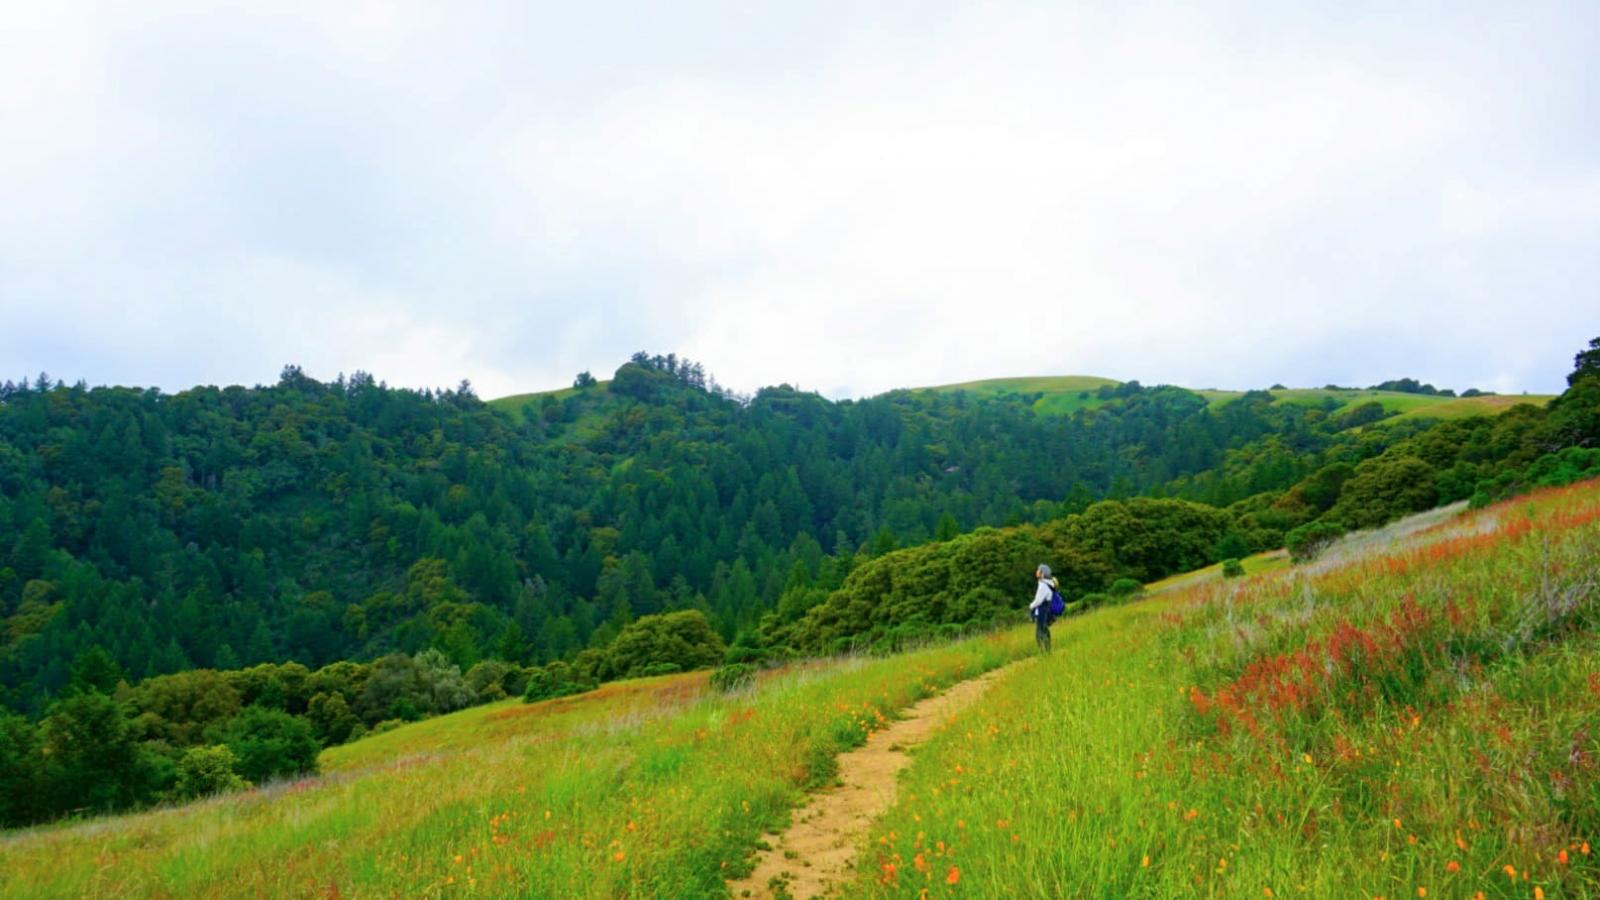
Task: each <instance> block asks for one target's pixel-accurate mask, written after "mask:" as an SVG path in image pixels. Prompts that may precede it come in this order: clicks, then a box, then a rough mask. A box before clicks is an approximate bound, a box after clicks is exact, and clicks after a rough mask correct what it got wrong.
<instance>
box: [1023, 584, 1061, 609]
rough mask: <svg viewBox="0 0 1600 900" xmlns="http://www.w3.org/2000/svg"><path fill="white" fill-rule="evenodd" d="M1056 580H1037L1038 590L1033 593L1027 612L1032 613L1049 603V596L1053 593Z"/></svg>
mask: <svg viewBox="0 0 1600 900" xmlns="http://www.w3.org/2000/svg"><path fill="white" fill-rule="evenodd" d="M1055 586H1056V580H1055V579H1054V578H1041V579H1039V589H1038V590H1036V591H1034V592H1033V602H1032V603H1029V604H1028V612H1033V611H1034V610H1036V609H1038V608H1039V607H1041V606H1043V605H1045V604H1046V603H1049V602H1050V594H1051V593H1053V592H1054V590H1055Z"/></svg>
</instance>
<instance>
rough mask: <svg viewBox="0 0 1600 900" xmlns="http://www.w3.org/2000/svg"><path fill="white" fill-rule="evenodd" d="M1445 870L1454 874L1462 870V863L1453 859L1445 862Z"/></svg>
mask: <svg viewBox="0 0 1600 900" xmlns="http://www.w3.org/2000/svg"><path fill="white" fill-rule="evenodd" d="M1444 870H1445V871H1446V872H1449V873H1450V874H1452V875H1454V874H1455V873H1457V872H1459V871H1461V863H1458V862H1456V861H1455V860H1453V859H1452V860H1450V861H1449V862H1447V863H1445V864H1444Z"/></svg>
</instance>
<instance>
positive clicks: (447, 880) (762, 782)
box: [0, 631, 1029, 897]
mask: <svg viewBox="0 0 1600 900" xmlns="http://www.w3.org/2000/svg"><path fill="white" fill-rule="evenodd" d="M1028 640H1029V639H1028V637H1027V635H1026V634H1025V633H1023V632H1021V631H1016V632H1012V633H1005V634H991V635H988V636H983V637H977V638H971V639H967V640H964V641H961V642H958V643H954V644H948V645H944V646H938V647H932V648H929V649H925V650H922V651H918V652H913V653H908V654H904V655H900V656H895V657H892V658H882V659H865V658H853V659H845V660H840V661H835V662H828V663H814V664H809V665H801V666H796V667H793V668H791V669H789V670H783V671H779V672H774V673H771V674H769V675H768V676H766V677H764V678H763V680H762V681H761V682H760V684H759V685H758V686H757V687H756V688H754V689H753V690H749V691H745V692H741V693H736V694H733V695H727V696H724V695H721V694H715V693H709V692H707V691H705V690H704V684H705V674H704V673H698V674H687V675H674V676H665V677H662V678H655V679H644V680H637V681H630V682H619V683H614V684H611V685H607V686H605V687H603V688H601V689H600V690H598V691H594V692H591V693H590V694H586V695H581V696H578V697H571V698H563V699H560V700H553V701H546V702H542V703H537V704H527V705H524V704H521V703H518V702H515V701H508V702H502V703H497V704H492V705H489V706H485V707H479V708H475V709H470V710H465V711H463V712H460V713H456V714H452V715H448V716H443V717H440V718H437V719H433V720H429V721H426V722H421V723H417V724H413V725H409V726H404V727H401V728H399V729H396V730H394V731H391V732H387V733H384V734H379V735H375V736H372V737H370V738H367V739H365V740H362V741H358V742H356V743H354V744H351V745H348V746H344V747H338V748H334V749H332V750H329V751H327V752H326V753H325V754H324V757H323V760H322V766H323V769H324V771H325V774H324V775H322V776H320V777H317V778H308V779H305V780H303V781H297V782H293V783H285V784H277V785H273V786H269V787H267V788H264V789H261V790H254V791H250V792H248V793H245V794H237V795H231V796H224V797H218V798H213V799H211V800H207V801H202V802H199V803H195V804H191V805H189V806H184V807H178V808H172V809H164V810H159V811H155V812H148V813H143V814H139V815H131V816H124V817H120V818H103V819H96V820H91V821H87V822H83V823H79V824H69V825H63V826H58V827H48V828H39V829H34V830H31V831H24V832H17V833H13V834H11V835H7V836H6V837H4V838H0V896H6V897H79V896H91V895H94V896H119V897H126V896H165V897H206V896H273V897H294V896H404V897H413V896H445V895H451V896H453V895H457V894H481V895H488V896H532V897H620V896H634V897H699V896H715V895H717V894H719V893H722V892H723V891H724V888H723V882H724V879H725V878H727V877H731V876H733V875H738V874H742V871H743V870H744V869H745V868H746V867H748V865H749V861H748V859H747V854H749V853H750V851H751V850H752V849H753V848H754V847H755V846H756V842H757V841H758V840H760V836H761V835H762V834H763V833H764V832H767V831H770V830H773V829H776V828H778V827H781V826H782V824H783V823H785V822H786V821H787V820H788V816H789V811H790V809H791V808H792V807H793V806H794V805H795V803H796V802H797V801H798V800H799V799H800V797H801V796H802V793H803V791H804V790H805V789H807V788H810V787H815V786H817V785H819V784H822V783H824V782H826V781H828V780H829V779H830V778H831V777H832V775H833V768H832V767H833V765H834V759H835V756H836V755H837V754H838V753H839V752H840V751H842V750H843V749H845V748H847V747H850V746H854V745H855V744H858V743H860V742H861V741H862V740H864V738H865V736H866V734H867V733H868V732H870V731H872V730H875V729H877V728H880V727H882V726H883V725H884V724H885V723H887V722H888V721H889V720H890V718H891V717H892V716H894V715H895V713H896V711H898V710H900V709H903V708H905V707H906V706H909V705H910V704H911V703H913V702H915V701H916V700H918V699H921V698H923V697H926V696H930V695H931V694H933V693H935V692H937V691H938V690H940V689H941V688H942V687H943V686H946V685H948V684H951V683H953V682H955V681H959V680H962V679H965V678H970V677H972V676H974V675H976V674H978V673H980V672H983V671H987V670H989V669H992V668H994V667H996V666H998V665H1001V664H1002V663H1004V662H1006V661H1007V660H1009V659H1011V658H1013V657H1015V656H1017V655H1018V654H1019V653H1021V652H1023V651H1024V650H1025V649H1026V648H1027V647H1028Z"/></svg>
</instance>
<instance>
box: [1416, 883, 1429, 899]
mask: <svg viewBox="0 0 1600 900" xmlns="http://www.w3.org/2000/svg"><path fill="white" fill-rule="evenodd" d="M1417 896H1418V897H1426V896H1428V889H1427V888H1425V887H1421V886H1420V885H1419V886H1418V887H1417Z"/></svg>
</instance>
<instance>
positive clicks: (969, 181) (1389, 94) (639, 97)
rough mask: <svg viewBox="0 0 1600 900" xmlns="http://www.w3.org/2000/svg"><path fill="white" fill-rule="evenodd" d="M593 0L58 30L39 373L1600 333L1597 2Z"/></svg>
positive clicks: (405, 372)
mask: <svg viewBox="0 0 1600 900" xmlns="http://www.w3.org/2000/svg"><path fill="white" fill-rule="evenodd" d="M28 15H34V16H36V17H45V18H47V16H44V14H41V13H38V12H30V13H28ZM586 15H588V13H584V12H573V11H571V10H570V9H559V10H558V9H557V8H554V7H549V8H524V7H516V6H511V7H499V6H496V5H493V4H486V5H477V6H470V7H465V8H463V9H461V10H452V13H451V15H449V16H443V15H437V14H434V13H432V12H431V11H430V10H429V9H428V8H427V7H424V6H417V7H410V8H406V9H402V10H400V11H398V12H396V11H394V10H391V9H390V8H389V7H387V6H354V5H342V4H341V5H335V6H334V7H326V6H316V7H305V8H301V9H295V10H291V11H288V12H285V11H283V10H282V9H279V8H277V7H273V8H263V9H260V10H257V11H254V12H252V13H249V14H248V15H244V14H238V15H235V14H228V15H223V14H220V13H217V12H215V11H209V12H206V13H205V14H199V13H196V12H195V11H193V10H184V9H182V8H177V9H175V10H174V11H171V12H169V13H168V14H165V15H154V14H149V13H141V14H138V15H131V16H126V17H124V18H116V17H114V16H105V17H102V16H89V17H82V16H80V17H77V18H75V19H74V18H69V19H68V20H65V21H61V22H54V23H52V22H43V23H38V22H36V23H34V26H36V27H34V26H30V28H31V30H32V31H34V32H37V37H36V38H35V39H34V40H32V41H31V42H30V48H29V51H28V52H27V53H24V54H22V55H21V56H17V57H11V58H10V61H9V62H0V76H4V77H0V83H10V84H27V83H30V82H33V83H39V79H40V78H43V77H45V76H46V75H48V74H50V73H51V72H52V71H53V69H55V68H60V67H57V66H56V65H55V62H54V61H55V60H64V61H65V62H64V63H63V66H64V68H65V69H66V70H67V71H66V73H65V74H61V75H60V77H59V78H58V79H57V80H56V81H48V80H47V81H46V82H44V83H47V84H52V85H56V87H53V88H51V89H49V90H47V91H40V92H37V93H30V92H28V91H26V90H10V91H7V90H6V89H4V88H0V116H5V117H6V119H5V120H4V122H5V124H6V125H7V128H6V131H7V132H8V133H12V132H18V133H36V135H37V139H36V140H34V141H33V142H32V143H22V144H18V143H17V142H13V143H12V145H11V146H10V147H9V149H7V148H3V147H0V163H5V164H7V165H0V189H3V190H4V192H5V193H6V195H7V196H8V197H16V198H18V199H17V200H16V202H14V203H12V204H11V205H10V210H9V212H7V211H0V307H6V308H7V309H6V311H7V312H10V311H12V309H18V310H21V309H26V310H29V316H30V318H29V319H28V321H30V322H31V323H32V324H31V327H32V328H33V329H35V330H34V331H33V332H32V333H31V334H30V335H28V336H19V335H17V334H15V333H14V334H13V335H11V336H6V335H4V334H0V357H4V358H17V359H19V360H22V361H24V362H25V365H26V366H27V367H32V368H38V367H48V368H50V369H51V370H52V371H56V372H61V373H62V374H68V375H76V374H79V372H80V371H82V372H83V373H84V374H86V375H89V376H90V377H93V378H96V379H98V380H113V381H117V380H136V376H135V375H130V374H127V372H128V370H129V369H132V370H133V371H134V372H149V373H151V374H150V375H149V376H148V377H149V378H150V379H153V380H158V381H159V382H160V383H162V384H164V385H166V386H168V387H177V386H182V385H184V384H187V383H190V382H193V381H199V380H237V381H253V380H264V379H270V378H271V377H272V376H273V375H274V374H275V373H276V366H277V365H279V364H281V363H282V362H286V361H300V362H302V363H303V364H305V365H306V366H307V367H308V369H311V370H312V371H313V373H314V374H323V375H331V374H332V373H333V372H334V371H338V370H345V371H349V370H353V369H355V368H368V369H371V370H372V371H374V372H375V373H376V374H378V375H379V376H380V377H384V378H387V379H388V380H390V381H391V382H400V383H414V384H453V383H454V382H455V381H456V380H458V379H459V378H460V377H470V378H472V379H473V380H474V382H475V383H476V384H477V385H478V386H479V388H480V390H481V392H483V393H485V394H494V393H501V392H513V391H518V390H525V389H536V388H544V387H553V386H557V385H559V384H562V383H565V382H566V381H567V380H569V379H570V377H571V373H573V372H575V371H577V370H578V369H581V368H593V369H595V370H596V371H597V372H602V373H603V372H604V371H607V370H609V368H610V367H612V366H615V365H616V364H617V363H618V362H620V361H621V360H622V359H624V358H625V357H626V355H627V353H628V352H630V351H632V350H635V349H649V350H659V351H667V350H677V351H680V352H683V353H687V354H688V355H691V356H693V357H695V358H698V359H701V360H703V361H704V362H705V363H706V364H707V365H708V367H709V368H710V369H711V371H713V372H714V373H716V374H717V375H718V377H719V378H721V379H722V380H724V381H726V382H728V383H731V384H733V385H735V386H738V387H742V388H752V387H755V386H757V385H760V384H766V383H776V382H779V381H788V382H792V383H799V384H802V385H804V386H807V387H813V388H817V389H821V390H824V391H827V392H830V393H835V394H838V393H850V394H861V393H870V392H875V391H879V390H883V389H886V388H889V387H893V386H898V385H906V384H925V383H937V382H946V381H957V380H968V379H973V378H981V377H990V376H999V375H1008V374H1023V373H1043V372H1089V373H1097V374H1107V375H1112V376H1115V377H1122V378H1139V379H1140V380H1143V381H1146V382H1153V381H1172V382H1178V383H1186V384H1193V385H1197V386H1203V385H1220V386H1249V385H1263V384H1267V383H1270V382H1273V381H1287V382H1298V383H1321V382H1323V381H1363V380H1376V379H1380V378H1387V377H1398V376H1400V375H1412V376H1415V377H1419V378H1424V379H1427V380H1434V381H1437V382H1439V383H1442V384H1449V385H1452V386H1456V387H1465V386H1466V385H1467V383H1469V382H1471V383H1477V384H1479V385H1480V386H1491V385H1493V386H1498V387H1500V388H1502V389H1504V388H1512V387H1522V386H1527V387H1535V388H1540V389H1553V388H1556V387H1557V386H1559V384H1560V376H1561V374H1563V370H1562V368H1561V366H1562V365H1563V364H1564V360H1565V359H1566V357H1567V355H1569V354H1570V353H1571V352H1572V351H1573V349H1575V348H1576V347H1578V346H1581V345H1582V344H1583V343H1584V342H1585V341H1586V340H1587V338H1588V337H1590V336H1592V335H1591V334H1588V332H1591V331H1600V328H1597V327H1596V326H1597V325H1600V323H1597V322H1596V321H1595V318H1596V317H1595V315H1594V307H1593V298H1592V285H1593V283H1594V276H1595V275H1596V274H1600V272H1597V270H1600V260H1597V252H1596V250H1595V248H1596V247H1597V246H1600V200H1597V199H1596V198H1597V196H1600V195H1597V193H1596V185H1597V184H1600V164H1596V163H1595V162H1594V160H1595V159H1597V158H1600V157H1597V156H1596V155H1595V154H1594V152H1593V151H1594V149H1595V148H1594V144H1595V142H1596V137H1597V130H1596V126H1594V125H1593V124H1592V123H1589V121H1588V119H1587V118H1586V113H1587V109H1586V106H1585V103H1586V97H1585V96H1584V94H1583V92H1581V91H1576V92H1575V91H1573V90H1572V89H1571V87H1570V85H1571V84H1572V83H1573V79H1574V74H1575V73H1581V72H1583V71H1586V70H1587V67H1589V66H1591V65H1592V64H1591V63H1589V62H1587V60H1592V59H1593V58H1596V57H1597V56H1600V54H1596V53H1595V51H1596V50H1597V49H1600V48H1596V47H1594V46H1591V44H1592V41H1593V39H1594V36H1593V34H1592V30H1590V32H1587V34H1588V37H1587V38H1585V37H1584V34H1585V33H1586V32H1583V31H1582V30H1574V29H1573V28H1571V27H1570V26H1571V25H1572V23H1573V21H1574V20H1577V19H1581V17H1582V16H1583V10H1582V7H1581V6H1573V7H1562V6H1549V7H1532V8H1529V9H1527V10H1523V11H1521V12H1520V13H1519V14H1518V15H1517V16H1515V17H1500V20H1498V21H1497V20H1496V16H1494V15H1490V14H1487V13H1485V12H1483V11H1481V10H1480V11H1461V12H1460V13H1458V14H1457V16H1456V17H1455V18H1450V17H1448V16H1441V15H1439V14H1438V12H1437V11H1434V12H1432V13H1429V14H1428V15H1426V16H1424V15H1421V14H1420V13H1419V14H1417V15H1415V16H1411V15H1408V14H1404V13H1396V14H1395V15H1393V16H1391V17H1389V18H1387V19H1385V20H1383V21H1366V20H1355V19H1351V20H1346V19H1344V18H1343V17H1342V14H1339V13H1336V12H1329V13H1324V14H1314V13H1304V14H1298V15H1295V16H1290V15H1288V14H1286V13H1285V12H1284V11H1283V10H1282V9H1281V8H1278V7H1276V6H1270V5H1269V6H1265V7H1262V8H1245V7H1236V6H1231V5H1218V6H1215V7H1212V8H1210V9H1208V10H1205V11H1201V12H1195V11H1190V12H1174V11H1172V10H1156V9H1153V8H1142V7H1127V6H1124V5H1120V4H1118V5H1110V6H1107V7H1104V8H1096V7H1090V6H1083V5H1080V6H1075V7H1072V8H1066V9H1063V8H1052V7H1046V8H1042V9H1040V8H1031V7H1026V6H1014V5H1005V6H1000V5H990V4H983V5H965V4H962V5H954V6H949V7H940V8H938V9H936V10H934V9H932V8H930V7H926V6H923V5H918V6H913V7H909V8H906V9H902V10H898V11H895V12H890V13H884V12H878V13H874V14H870V15H866V14H860V13H857V12H846V11H835V10H829V9H827V8H824V7H816V8H812V9H808V10H807V12H806V14H804V15H802V14H800V13H798V12H797V11H796V10H788V11H783V13H782V15H779V14H772V15H768V16H766V17H765V18H764V19H763V18H762V17H756V16H751V15H748V14H746V15H744V17H743V18H739V17H734V18H733V19H730V18H729V16H730V15H731V14H730V12H729V11H728V10H725V9H718V8H715V7H709V8H698V9H697V8H688V7H685V8H684V9H682V10H680V11H678V14H677V15H675V16H674V17H672V20H671V21H670V22H664V21H651V20H648V19H647V18H646V15H647V10H646V9H645V8H643V7H622V8H620V10H619V9H617V8H610V9H604V10H600V11H598V12H594V13H593V16H594V18H592V19H590V18H585V16H586ZM719 26H722V30H719ZM730 29H731V30H730ZM712 35H722V36H723V38H722V40H720V41H719V42H712V41H711V40H710V36H712ZM158 62H159V63H161V64H159V65H157V63H158ZM1579 80H1580V81H1581V79H1579ZM86 254H87V257H86ZM46 307H48V308H50V309H52V310H56V311H59V312H60V313H61V315H57V316H50V315H43V316H42V315H39V310H40V309H41V308H46ZM108 309H110V310H112V311H113V314H111V315H109V316H107V315H106V314H105V312H106V310H108ZM241 310H243V311H241ZM117 311H120V313H121V319H122V320H123V321H124V324H126V320H128V319H130V318H131V319H138V320H148V321H152V322H160V323H161V327H159V328H154V327H152V328H149V329H144V330H141V329H138V328H127V327H121V328H115V329H112V328H101V327H98V323H99V322H103V321H117V320H118V315H117V314H116V313H117ZM66 321H71V325H70V326H65V327H64V326H63V325H62V322H66ZM196 341H203V342H204V343H205V344H206V347H207V349H206V350H205V351H203V352H200V353H194V354H190V353H187V352H186V351H185V349H184V348H185V347H186V346H189V345H192V344H194V343H195V342H196ZM191 357H192V361H191ZM263 369H265V371H263Z"/></svg>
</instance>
